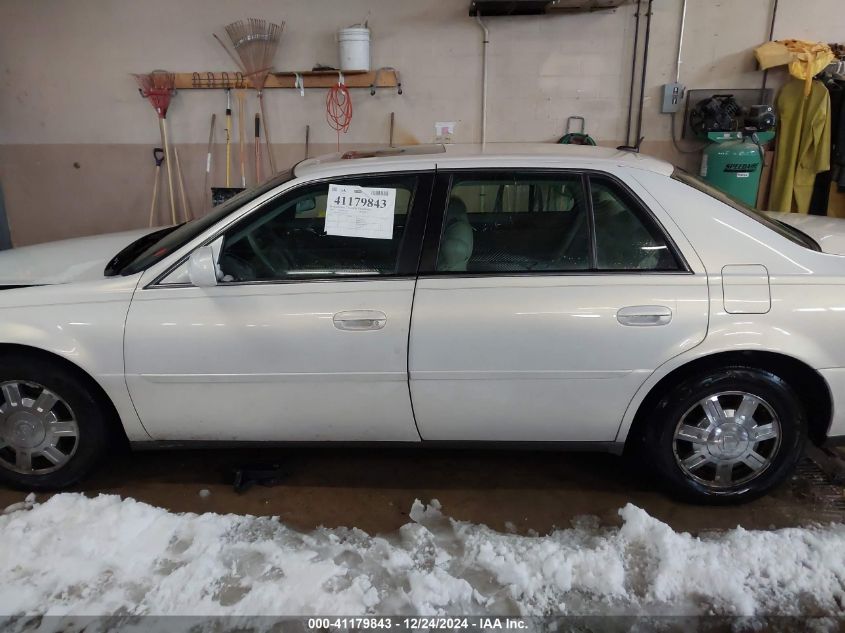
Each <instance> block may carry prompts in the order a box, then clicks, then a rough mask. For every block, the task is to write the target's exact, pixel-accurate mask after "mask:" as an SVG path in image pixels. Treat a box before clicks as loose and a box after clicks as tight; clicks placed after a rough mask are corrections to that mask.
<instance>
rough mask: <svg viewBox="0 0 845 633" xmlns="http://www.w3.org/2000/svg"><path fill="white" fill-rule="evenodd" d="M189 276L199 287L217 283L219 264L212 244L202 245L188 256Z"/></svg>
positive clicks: (192, 282) (207, 286)
mask: <svg viewBox="0 0 845 633" xmlns="http://www.w3.org/2000/svg"><path fill="white" fill-rule="evenodd" d="M188 278H189V279H190V280H191V284H192V285H194V286H196V287H197V288H210V287H212V286H216V285H217V266H216V265H215V262H214V249H212V247H211V246H200V247H199V248H198V249H196V250H194V252H193V253H191V255H190V257H188Z"/></svg>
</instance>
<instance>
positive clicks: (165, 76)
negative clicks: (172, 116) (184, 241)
mask: <svg viewBox="0 0 845 633" xmlns="http://www.w3.org/2000/svg"><path fill="white" fill-rule="evenodd" d="M133 76H134V77H135V81H137V82H138V87H139V90H140V92H141V95H142V96H143V97H144V98H145V99H148V100H149V102H150V103H151V104H152V106H153V109H154V110H155V111H156V114H158V126H159V132H160V133H161V144H162V145H164V157H165V163H166V166H167V188H168V193H169V194H170V219H171V221H172V222H173V224H176V197H175V195H174V192H173V170H172V169H171V167H170V165H171V164H172V163H171V160H170V144H169V143H168V141H167V121H166V119H167V108H168V107H169V106H170V99H171V98H172V97H173V95H174V94H176V91H175V90H174V89H173V85H174V82H175V77H174V75H173V73H169V72H167V71H166V70H154V71H153V72H151V73H149V74H146V75H133Z"/></svg>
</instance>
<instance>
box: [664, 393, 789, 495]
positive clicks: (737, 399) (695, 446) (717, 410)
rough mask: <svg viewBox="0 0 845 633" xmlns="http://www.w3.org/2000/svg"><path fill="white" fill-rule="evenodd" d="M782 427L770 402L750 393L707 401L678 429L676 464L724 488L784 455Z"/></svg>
mask: <svg viewBox="0 0 845 633" xmlns="http://www.w3.org/2000/svg"><path fill="white" fill-rule="evenodd" d="M780 442H781V424H780V420H779V419H778V416H777V415H776V414H775V412H774V409H773V408H772V407H771V405H769V403H767V402H766V401H765V400H763V399H762V398H760V397H759V396H756V395H754V394H752V393H748V392H744V391H724V392H720V393H716V394H713V395H710V396H707V397H706V398H702V399H701V400H699V401H698V402H697V403H696V404H695V405H693V406H692V407H690V408H689V409H688V410H687V412H686V413H685V414H684V415H683V416H681V419H680V421H679V422H678V424H677V426H676V427H675V433H674V438H673V450H674V454H675V461H676V463H677V465H678V466H679V467H680V468H681V470H682V471H683V472H684V474H686V475H687V476H688V477H690V478H691V479H693V480H695V481H697V482H698V483H700V484H703V485H704V486H707V487H708V488H711V489H714V490H719V489H725V488H732V487H735V486H739V485H743V484H746V483H748V482H750V481H751V480H753V479H756V478H757V477H759V476H760V475H762V474H763V472H765V470H766V469H767V468H768V467H769V466H770V465H771V464H772V461H773V460H774V458H775V456H776V455H777V454H778V451H779V449H780Z"/></svg>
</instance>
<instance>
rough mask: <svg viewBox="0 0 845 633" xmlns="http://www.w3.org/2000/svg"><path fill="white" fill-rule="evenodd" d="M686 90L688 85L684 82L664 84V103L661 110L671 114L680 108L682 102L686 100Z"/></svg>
mask: <svg viewBox="0 0 845 633" xmlns="http://www.w3.org/2000/svg"><path fill="white" fill-rule="evenodd" d="M685 90H686V87H685V86H684V85H683V84H679V83H671V84H663V105H662V107H661V109H660V111H661V112H663V113H664V114H669V113H672V112H677V111H678V110H680V109H681V104H682V103H683V102H684V91H685Z"/></svg>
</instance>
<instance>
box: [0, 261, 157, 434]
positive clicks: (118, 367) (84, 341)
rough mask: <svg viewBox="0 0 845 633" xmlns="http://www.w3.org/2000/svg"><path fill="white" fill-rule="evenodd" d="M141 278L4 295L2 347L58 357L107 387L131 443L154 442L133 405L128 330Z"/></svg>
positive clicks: (0, 323) (1, 295) (0, 306)
mask: <svg viewBox="0 0 845 633" xmlns="http://www.w3.org/2000/svg"><path fill="white" fill-rule="evenodd" d="M137 281H138V277H137V276H134V277H119V278H113V279H112V278H109V279H104V280H98V281H95V282H84V283H78V284H62V285H51V286H32V287H26V288H16V289H12V290H4V291H2V292H0V343H6V344H14V345H20V346H24V347H30V348H34V349H37V350H40V351H43V352H48V353H50V354H55V355H56V356H60V357H61V358H63V359H65V360H67V361H68V362H70V363H72V364H73V365H75V366H76V367H78V368H79V369H81V370H82V371H84V372H85V373H86V374H88V375H89V376H90V377H91V378H92V379H93V380H94V381H95V382H96V383H97V384H99V385H100V387H102V389H103V391H104V392H105V393H106V395H107V396H108V397H109V398H110V399H111V402H112V404H113V405H114V407H115V409H116V410H117V413H118V415H119V416H120V419H121V422H122V423H123V427H124V429H125V431H126V435H127V437H128V438H129V440H130V441H142V440H148V439H150V437H149V434H148V433H147V432H146V430H145V429H144V427H143V425H142V424H141V421H140V419H139V418H138V414H137V413H136V412H135V408H134V406H133V405H132V400H131V399H130V397H129V391H128V389H127V387H126V379H125V377H124V368H123V330H124V323H125V322H126V314H127V311H128V309H129V304H130V302H131V300H132V294H133V292H134V290H135V286H136V285H137Z"/></svg>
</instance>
